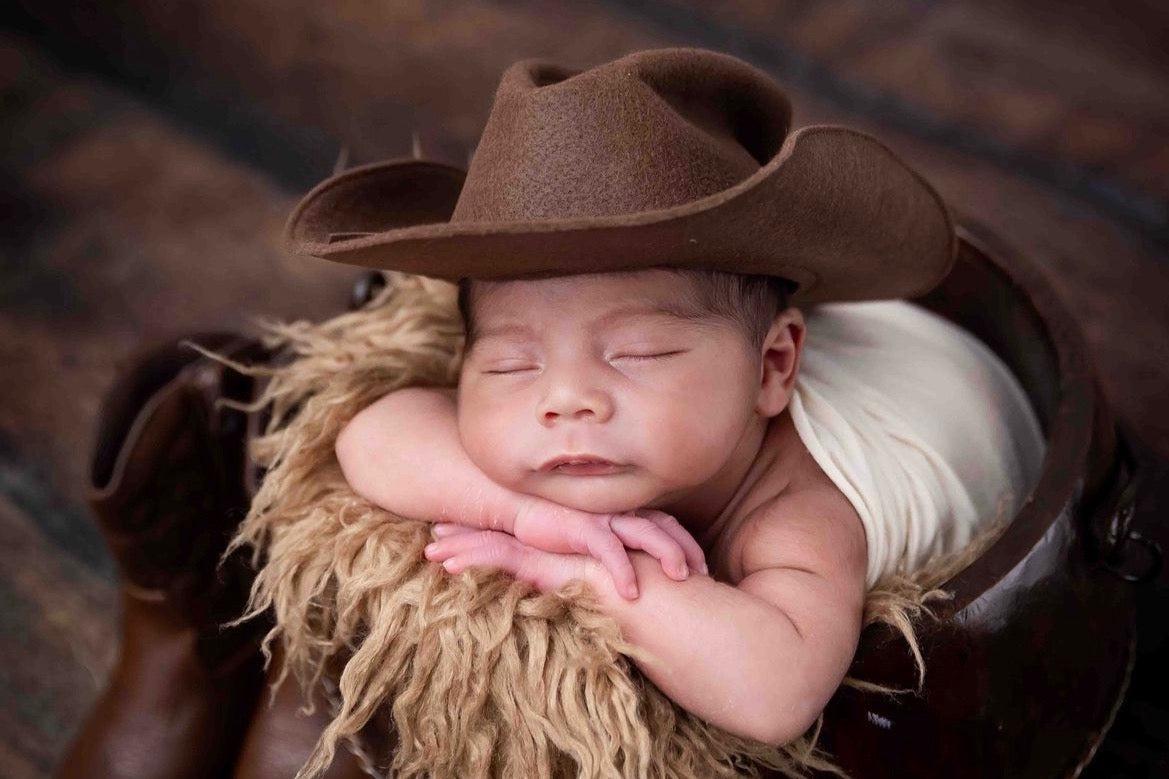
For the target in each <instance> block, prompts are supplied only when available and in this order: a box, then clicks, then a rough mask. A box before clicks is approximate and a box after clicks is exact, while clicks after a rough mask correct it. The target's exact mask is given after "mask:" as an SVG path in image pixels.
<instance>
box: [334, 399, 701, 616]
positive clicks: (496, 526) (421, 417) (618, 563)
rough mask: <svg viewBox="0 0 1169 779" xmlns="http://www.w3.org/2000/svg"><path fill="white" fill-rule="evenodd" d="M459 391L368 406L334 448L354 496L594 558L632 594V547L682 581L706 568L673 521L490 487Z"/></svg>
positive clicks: (406, 513)
mask: <svg viewBox="0 0 1169 779" xmlns="http://www.w3.org/2000/svg"><path fill="white" fill-rule="evenodd" d="M455 392H456V390H455V389H454V388H443V387H409V388H406V389H401V390H397V391H395V392H391V393H389V394H387V395H385V396H384V397H382V398H381V399H379V400H377V401H375V402H374V403H372V404H371V405H369V406H368V407H366V408H365V409H362V410H361V411H360V412H359V413H358V414H357V415H356V416H355V417H354V418H353V419H352V420H351V421H350V422H349V424H348V425H346V426H345V428H344V429H342V431H341V433H340V434H339V435H338V437H337V442H336V453H337V460H338V462H339V463H340V465H341V469H342V472H343V473H344V475H345V479H346V481H348V482H349V484H350V486H351V487H352V488H353V491H354V492H356V493H357V494H358V495H361V496H362V497H363V498H365V499H366V500H369V501H370V502H372V503H375V504H377V505H379V506H381V507H382V508H384V509H386V510H388V511H392V512H394V513H395V514H398V515H400V516H403V517H408V518H411V519H418V520H425V521H429V522H451V523H456V524H460V525H465V526H469V527H476V528H483V529H490V530H498V531H503V532H506V533H509V534H511V535H513V536H515V537H516V538H517V539H518V540H520V541H522V542H524V543H526V544H529V545H531V546H535V547H538V548H540V549H544V550H547V551H550V552H578V553H582V554H587V555H590V556H592V557H595V558H596V559H597V560H599V561H600V562H601V563H602V564H603V565H604V566H605V568H606V569H608V570H609V572H610V573H611V575H612V576H613V577H614V580H615V581H617V582H618V583H619V584H620V589H621V591H622V592H623V593H624V594H625V595H626V596H627V597H637V580H636V577H635V575H634V571H633V567H632V565H631V564H630V562H629V557H628V553H627V552H626V546H629V547H631V548H634V549H644V550H645V551H647V552H649V553H650V554H651V555H653V556H654V557H656V558H658V559H660V560H661V561H662V565H663V566H669V568H670V570H671V571H672V572H673V573H672V574H671V575H673V576H674V577H675V578H685V576H686V575H687V574H686V565H685V564H686V563H687V562H689V564H690V566H692V567H693V568H694V569H695V570H703V569H704V567H705V563H704V560H703V554H702V549H701V547H699V546H698V544H697V543H696V542H695V541H694V539H693V538H692V537H691V536H690V535H689V533H687V532H686V531H685V529H684V528H682V527H681V526H680V525H678V523H677V521H676V520H674V518H673V517H670V516H669V515H667V514H663V513H662V512H652V511H649V512H648V513H643V512H638V514H637V515H634V513H633V512H628V513H625V514H616V515H614V514H592V513H589V512H584V511H578V510H576V509H572V508H569V507H566V506H561V505H560V504H558V503H554V502H552V501H549V500H545V499H543V498H540V497H538V496H535V495H527V494H523V493H518V492H514V491H512V490H510V489H508V488H506V487H504V486H502V485H500V484H498V483H496V482H495V481H492V480H491V479H490V478H489V477H488V476H487V475H486V474H484V473H483V471H481V470H480V469H479V468H478V466H476V465H475V464H474V463H473V462H472V461H471V459H470V457H469V456H468V455H467V453H466V451H465V450H464V449H463V446H462V442H461V441H460V440H459V432H458V422H457V413H456V412H457V403H456V396H455ZM647 511H648V510H647Z"/></svg>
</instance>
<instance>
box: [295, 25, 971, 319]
mask: <svg viewBox="0 0 1169 779" xmlns="http://www.w3.org/2000/svg"><path fill="white" fill-rule="evenodd" d="M791 124H792V106H791V101H790V100H789V98H788V96H787V93H786V92H785V91H784V89H783V88H782V87H781V86H780V85H779V84H778V83H776V81H775V80H774V79H772V78H771V77H770V76H769V75H768V74H767V73H765V72H763V71H762V70H760V69H758V68H756V67H755V66H753V65H751V64H749V63H747V62H744V61H743V60H740V59H738V58H736V57H733V56H731V55H729V54H724V53H721V52H717V51H711V50H707V49H700V48H687V47H680V48H664V49H648V50H642V51H636V52H633V53H631V54H628V55H626V56H623V57H621V58H619V59H616V60H613V61H611V62H607V63H604V64H601V65H597V66H595V67H592V68H588V69H578V68H571V67H567V66H564V65H561V64H557V63H554V62H549V61H546V60H543V59H536V58H533V59H525V60H521V61H519V62H516V63H514V64H512V65H511V66H509V67H508V68H507V69H506V70H505V71H504V73H503V75H502V77H501V79H500V83H499V86H498V88H497V89H496V92H495V97H494V101H493V104H492V107H491V111H490V114H489V116H488V119H487V123H486V126H485V127H484V130H483V133H482V136H481V137H480V139H479V143H478V145H477V146H476V148H475V151H474V154H473V155H472V157H471V161H470V165H469V168H468V170H466V171H463V170H462V169H460V168H458V167H455V166H451V165H447V164H445V163H442V162H438V161H430V160H423V159H416V158H413V157H410V158H394V159H388V160H382V161H379V162H374V163H370V164H366V165H360V166H357V167H353V168H350V169H348V170H344V171H342V172H340V173H337V174H335V175H333V176H331V177H329V178H327V179H325V180H324V181H321V182H320V183H319V184H317V185H316V186H315V187H313V188H312V189H311V190H310V191H309V192H308V193H307V194H306V195H304V197H303V198H301V200H300V202H299V203H297V205H296V206H295V207H294V209H293V211H292V213H291V214H290V216H289V218H288V221H287V223H286V225H285V232H284V239H285V242H286V246H287V248H288V249H289V250H290V251H292V252H293V253H296V254H306V255H311V256H314V257H320V258H323V259H327V260H332V261H335V262H341V263H346V264H351V265H357V266H363V267H368V268H377V269H383V270H397V271H402V272H406V273H413V274H419V275H424V276H429V277H432V278H437V279H443V280H446V281H451V282H457V281H458V280H459V279H461V278H463V277H472V278H478V279H491V280H502V279H522V278H541V277H546V276H549V275H567V274H576V273H598V272H613V271H620V270H637V269H643V268H650V267H655V266H672V267H682V268H695V269H699V268H702V269H710V270H721V271H729V272H733V273H744V274H747V273H749V274H770V275H775V276H781V277H784V278H786V279H789V280H791V281H793V282H795V283H796V284H797V285H798V286H797V288H796V290H795V291H794V293H793V294H792V295H791V297H790V302H791V303H792V304H794V305H799V304H809V303H817V302H826V301H838V300H840V301H842V300H867V299H881V298H899V297H913V296H916V295H919V294H924V293H925V292H927V291H929V290H930V289H932V288H933V287H934V286H936V285H937V284H938V283H939V282H940V281H941V280H942V279H943V278H944V277H945V276H946V274H947V273H948V272H949V270H950V268H951V267H952V265H953V262H954V259H955V257H956V252H957V246H958V243H957V237H956V235H955V231H954V224H953V217H952V214H951V212H950V210H949V208H948V207H947V205H946V203H945V202H944V200H943V199H942V197H941V196H940V195H939V194H938V192H937V191H936V190H935V189H934V188H933V187H932V186H931V185H930V184H929V183H928V182H927V181H926V180H925V179H924V178H922V176H921V175H919V174H918V173H917V172H916V171H914V170H913V169H912V168H910V167H909V166H908V165H907V164H906V163H905V162H904V161H902V160H901V159H900V158H899V157H897V155H895V154H894V153H893V152H892V151H891V150H890V149H889V148H888V147H887V146H885V145H884V144H883V143H881V142H880V141H878V140H876V139H875V138H873V137H872V136H870V135H867V134H865V133H862V132H860V131H858V130H855V129H852V128H849V127H844V126H838V125H809V126H806V127H802V128H799V129H797V130H794V131H793V130H792V128H791Z"/></svg>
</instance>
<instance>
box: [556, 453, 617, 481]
mask: <svg viewBox="0 0 1169 779" xmlns="http://www.w3.org/2000/svg"><path fill="white" fill-rule="evenodd" d="M624 467H625V466H623V465H620V464H619V463H614V462H610V461H609V460H606V459H604V458H603V457H589V456H587V455H583V456H577V457H574V456H571V455H566V456H562V457H556V458H554V459H552V460H549V461H548V462H546V463H544V464H543V465H542V466H540V470H541V471H544V472H545V473H563V474H570V475H573V476H603V475H605V474H610V473H617V472H618V471H620V470H622V469H623V468H624Z"/></svg>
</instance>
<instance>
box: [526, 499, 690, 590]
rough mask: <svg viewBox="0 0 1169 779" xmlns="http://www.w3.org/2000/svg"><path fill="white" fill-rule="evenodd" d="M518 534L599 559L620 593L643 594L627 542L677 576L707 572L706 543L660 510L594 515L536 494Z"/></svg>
mask: <svg viewBox="0 0 1169 779" xmlns="http://www.w3.org/2000/svg"><path fill="white" fill-rule="evenodd" d="M512 535H514V536H515V537H516V539H518V540H519V541H521V542H523V543H524V544H527V545H528V546H532V547H535V548H537V549H542V550H544V551H547V552H560V553H567V552H576V553H579V554H585V555H589V556H590V557H593V558H595V559H596V560H598V561H599V562H600V563H601V565H603V566H604V568H605V569H606V570H607V571H608V572H609V574H610V576H612V577H613V581H614V583H615V584H616V585H617V589H618V591H619V592H622V593H623V594H624V595H625V597H627V598H631V599H632V598H636V597H637V577H636V575H635V574H634V571H633V564H632V563H631V562H630V560H629V554H628V553H627V552H626V547H629V548H631V549H641V550H643V551H644V552H646V553H648V554H649V555H651V556H652V557H655V558H657V559H658V560H660V561H661V563H662V570H663V571H665V572H666V575H667V576H670V577H672V578H674V579H676V580H679V581H680V580H682V579H685V578H686V577H687V576H688V575H689V572H690V570H691V569H692V570H696V571H699V572H700V573H704V574H705V573H707V572H708V571H707V567H706V560H705V556H704V555H703V552H702V547H701V546H699V544H698V542H697V541H695V540H694V537H693V536H691V535H690V533H688V532H687V531H686V528H684V527H682V525H681V523H680V522H678V520H677V519H675V518H674V517H672V516H670V515H669V514H667V513H665V512H664V511H658V510H656V509H636V510H634V511H627V512H623V513H620V514H594V513H591V512H587V511H579V510H577V509H573V508H568V507H566V506H561V505H560V504H557V503H552V502H551V501H546V500H543V499H540V498H534V497H533V498H530V499H529V500H526V501H525V502H524V504H523V505H522V506H521V508H520V511H519V512H518V513H517V515H516V519H515V523H514V525H513V527H512Z"/></svg>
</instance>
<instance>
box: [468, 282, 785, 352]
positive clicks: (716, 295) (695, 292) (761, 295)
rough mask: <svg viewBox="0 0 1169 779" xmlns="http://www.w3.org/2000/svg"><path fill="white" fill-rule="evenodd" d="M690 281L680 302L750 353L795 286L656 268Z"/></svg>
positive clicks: (471, 327) (472, 326)
mask: <svg viewBox="0 0 1169 779" xmlns="http://www.w3.org/2000/svg"><path fill="white" fill-rule="evenodd" d="M656 269H658V270H664V271H668V272H670V273H674V274H676V275H679V276H682V277H684V278H687V279H689V280H690V281H691V284H690V293H689V295H688V296H687V298H686V299H685V300H684V301H681V302H682V303H684V304H688V305H689V306H690V307H692V308H697V309H699V310H701V311H705V312H708V313H710V314H713V315H714V316H716V317H719V318H722V319H723V320H725V321H726V322H728V323H729V324H732V325H735V326H737V327H738V328H739V329H740V330H741V331H742V332H743V334H744V336H745V337H746V340H747V343H748V344H749V345H750V347H751V351H752V353H755V352H758V351H759V350H760V349H762V348H763V339H764V338H766V337H767V331H768V330H770V329H771V324H772V322H773V321H774V320H775V317H776V315H777V314H779V313H780V312H781V311H784V310H786V309H787V308H788V305H789V304H788V299H789V296H790V295H791V293H792V292H793V291H794V290H795V287H796V284H795V282H792V281H790V280H788V279H785V278H782V277H779V276H770V275H764V274H744V273H730V272H727V271H718V270H708V269H705V268H674V267H659V268H656ZM472 281H473V279H470V278H462V279H459V313H461V314H462V315H463V334H464V335H465V336H466V347H467V348H468V349H469V348H470V346H471V343H472V342H473V339H474V337H475V320H474V317H473V316H472V305H471V304H472V300H471V290H472V285H471V282H472Z"/></svg>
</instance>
